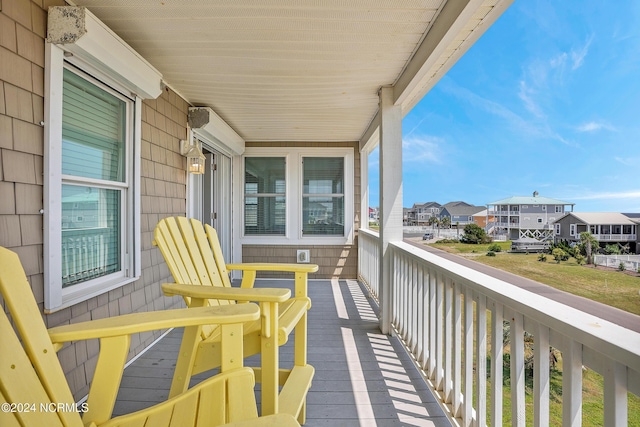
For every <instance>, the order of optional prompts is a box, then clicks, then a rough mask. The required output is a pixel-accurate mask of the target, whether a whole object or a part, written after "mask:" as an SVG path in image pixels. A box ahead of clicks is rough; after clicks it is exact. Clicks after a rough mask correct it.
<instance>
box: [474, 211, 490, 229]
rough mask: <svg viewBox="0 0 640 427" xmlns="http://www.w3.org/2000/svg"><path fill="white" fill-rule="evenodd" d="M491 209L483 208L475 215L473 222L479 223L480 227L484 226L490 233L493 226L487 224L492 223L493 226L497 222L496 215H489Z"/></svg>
mask: <svg viewBox="0 0 640 427" xmlns="http://www.w3.org/2000/svg"><path fill="white" fill-rule="evenodd" d="M488 212H489V211H488V210H487V209H483V210H481V211H480V212H478V213H475V214H474V215H473V222H474V223H476V224H478V226H479V227H481V228H484V230H485V231H486V232H487V233H489V234H490V232H491V228H490V227H487V225H489V224H491V227H493V223H494V222H495V217H494V216H493V215H489V213H488Z"/></svg>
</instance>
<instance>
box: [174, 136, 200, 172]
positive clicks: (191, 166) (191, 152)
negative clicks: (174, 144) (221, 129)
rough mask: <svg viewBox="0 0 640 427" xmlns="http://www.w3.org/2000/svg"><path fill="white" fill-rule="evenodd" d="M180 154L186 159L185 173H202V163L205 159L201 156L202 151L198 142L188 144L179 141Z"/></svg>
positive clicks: (187, 142)
mask: <svg viewBox="0 0 640 427" xmlns="http://www.w3.org/2000/svg"><path fill="white" fill-rule="evenodd" d="M180 154H182V155H183V156H185V157H186V158H187V172H189V173H192V174H194V175H200V174H203V173H204V161H205V159H206V157H205V156H204V154H202V150H201V149H200V146H199V144H198V142H197V141H196V142H194V143H193V144H189V141H185V140H182V141H180Z"/></svg>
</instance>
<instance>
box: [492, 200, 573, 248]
mask: <svg viewBox="0 0 640 427" xmlns="http://www.w3.org/2000/svg"><path fill="white" fill-rule="evenodd" d="M573 206H574V203H570V202H565V201H562V200H557V199H551V198H549V197H542V196H540V195H539V194H538V192H537V191H536V192H534V193H533V195H532V196H530V197H526V196H516V197H509V198H506V199H502V200H497V201H495V202H491V203H488V204H487V210H488V214H489V216H493V217H494V221H493V224H491V225H489V227H492V233H491V234H493V235H496V236H497V235H504V236H506V238H507V239H510V240H517V239H521V238H523V237H530V238H534V239H537V240H542V241H546V240H550V239H553V226H552V224H553V223H554V221H556V220H557V219H558V218H560V217H561V216H563V215H564V214H565V212H567V210H569V209H570V210H571V211H573Z"/></svg>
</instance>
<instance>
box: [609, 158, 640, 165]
mask: <svg viewBox="0 0 640 427" xmlns="http://www.w3.org/2000/svg"><path fill="white" fill-rule="evenodd" d="M614 159H615V161H616V162H618V163H622V164H623V165H625V166H637V165H638V164H640V158H638V157H614Z"/></svg>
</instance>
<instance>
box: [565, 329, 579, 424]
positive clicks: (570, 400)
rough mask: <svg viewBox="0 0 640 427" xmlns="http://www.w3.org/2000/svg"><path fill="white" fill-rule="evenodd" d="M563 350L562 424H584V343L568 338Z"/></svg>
mask: <svg viewBox="0 0 640 427" xmlns="http://www.w3.org/2000/svg"><path fill="white" fill-rule="evenodd" d="M567 340H568V343H567V348H566V349H565V350H564V351H563V352H562V425H563V426H564V427H580V426H581V425H582V344H580V343H578V342H576V341H575V340H573V339H571V338H567Z"/></svg>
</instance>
